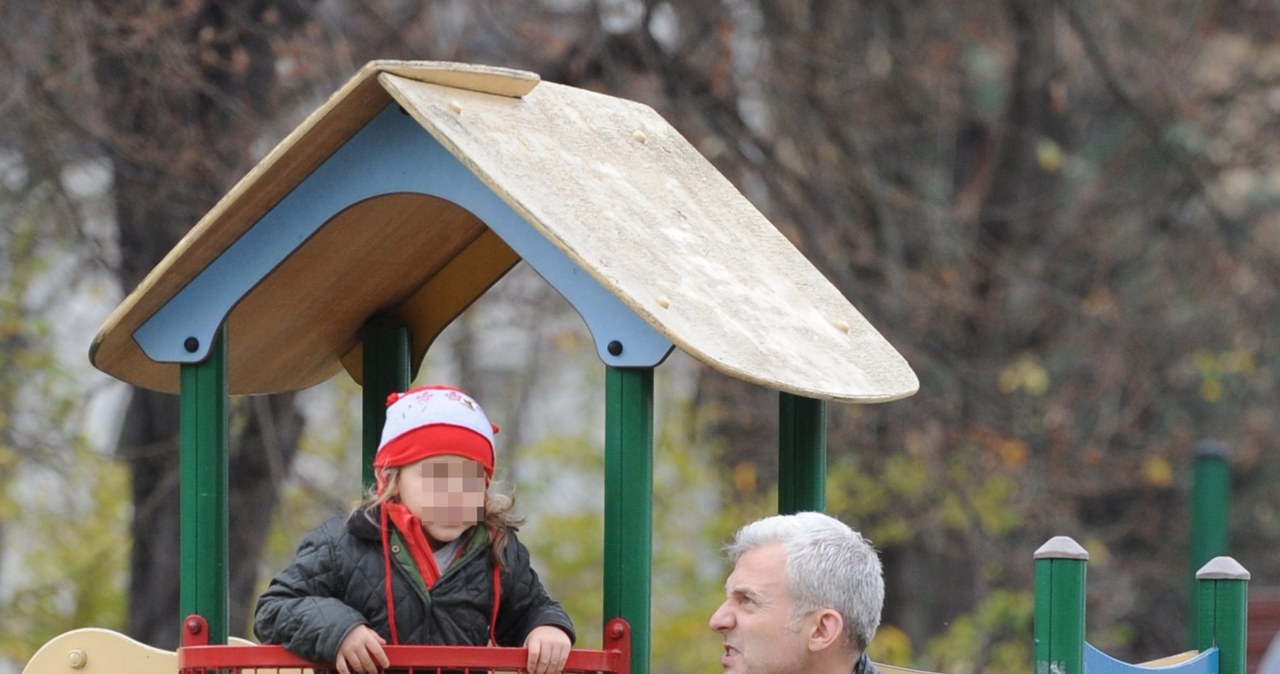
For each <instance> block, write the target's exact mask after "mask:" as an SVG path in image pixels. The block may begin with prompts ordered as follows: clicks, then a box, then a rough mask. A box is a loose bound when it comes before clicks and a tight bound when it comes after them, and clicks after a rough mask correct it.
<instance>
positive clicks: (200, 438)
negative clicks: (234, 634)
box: [178, 330, 228, 644]
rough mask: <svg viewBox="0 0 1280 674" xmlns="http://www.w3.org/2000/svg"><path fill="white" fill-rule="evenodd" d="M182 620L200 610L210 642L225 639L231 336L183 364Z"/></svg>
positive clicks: (180, 450)
mask: <svg viewBox="0 0 1280 674" xmlns="http://www.w3.org/2000/svg"><path fill="white" fill-rule="evenodd" d="M180 379H181V384H180V386H181V389H180V393H181V399H180V400H179V427H180V431H179V446H178V463H179V480H180V482H179V492H180V497H179V501H180V504H179V516H180V519H181V529H180V532H181V533H180V534H179V536H180V544H179V553H180V558H179V566H180V569H181V571H180V578H179V583H180V585H179V591H178V607H179V611H180V613H181V615H180V616H178V619H179V621H181V620H183V619H185V618H186V617H187V616H188V615H191V614H193V613H198V614H200V615H201V616H204V618H205V620H207V621H208V622H209V643H211V644H225V643H227V435H228V424H227V341H226V337H224V336H223V331H221V330H220V331H218V333H217V336H216V337H214V343H213V345H212V346H211V348H210V350H209V357H208V358H206V359H205V360H204V361H203V362H200V363H195V364H183V365H182V366H181V374H180Z"/></svg>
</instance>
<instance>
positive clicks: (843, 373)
mask: <svg viewBox="0 0 1280 674" xmlns="http://www.w3.org/2000/svg"><path fill="white" fill-rule="evenodd" d="M380 80H381V81H382V82H383V83H384V85H385V86H386V87H387V89H388V90H389V91H390V92H391V94H392V96H393V97H395V99H396V100H397V101H399V102H400V104H401V106H402V107H404V108H405V109H406V110H408V111H409V112H410V114H412V115H413V116H414V118H415V119H417V120H418V121H419V122H420V123H421V124H423V126H424V127H425V128H427V129H428V130H429V131H430V132H431V133H432V135H434V136H435V137H436V138H437V139H438V140H440V141H441V142H442V143H443V144H444V145H445V146H446V147H447V148H448V149H449V150H450V151H451V152H452V153H453V154H454V155H455V156H456V157H458V158H459V159H460V160H461V161H462V162H463V163H465V164H466V165H467V166H468V167H470V168H471V169H472V170H473V171H474V172H475V173H476V174H477V176H479V177H480V178H481V179H482V180H483V181H484V182H485V183H486V184H488V185H489V186H490V187H491V188H492V189H494V191H495V192H496V193H498V195H499V196H500V197H502V198H503V199H504V200H505V201H506V202H507V203H508V204H509V205H511V206H512V207H513V208H514V209H515V210H516V211H517V212H518V213H520V214H521V215H523V216H524V217H525V218H526V219H527V220H529V221H530V222H531V223H532V224H533V225H534V226H535V227H536V228H537V229H538V230H539V231H540V232H541V233H542V234H543V235H544V236H546V237H547V238H548V239H549V240H551V241H552V242H553V243H554V244H555V245H556V246H558V247H559V248H560V249H561V250H563V251H564V252H565V253H566V254H567V255H569V257H570V258H571V259H573V260H574V261H575V262H577V263H578V265H579V266H580V267H582V268H583V269H584V270H586V271H587V272H588V273H590V274H591V275H592V276H593V277H594V278H595V279H596V280H597V281H598V282H600V284H601V285H603V286H604V287H605V288H607V289H609V290H610V291H612V292H613V293H614V294H615V295H617V296H618V297H619V298H621V299H622V300H623V301H624V302H626V304H627V305H628V306H629V307H630V308H631V309H632V310H633V311H635V312H636V313H637V314H638V315H639V316H641V317H642V318H644V319H645V320H646V321H648V322H649V323H650V324H651V325H653V326H654V327H655V328H656V329H658V330H659V331H661V332H662V333H663V334H664V335H665V336H666V337H668V338H669V339H670V340H671V341H672V342H673V343H674V344H676V345H677V346H679V347H680V348H682V349H683V350H685V351H686V352H688V353H689V354H690V355H692V356H694V357H695V358H697V359H698V360H700V361H702V362H703V363H705V364H707V365H709V366H711V367H713V368H715V369H717V370H720V371H722V372H724V373H726V374H728V375H731V376H734V377H737V378H740V379H744V380H747V381H750V382H754V383H756V384H760V385H762V386H766V387H770V388H775V389H779V390H783V391H788V392H791V393H796V394H800V395H805V396H810V397H814V398H821V399H830V400H839V401H846V402H882V401H889V400H895V399H899V398H903V397H906V396H909V395H911V394H913V393H914V392H915V391H916V390H917V389H918V388H919V382H918V380H917V379H916V376H915V373H913V372H912V371H911V368H910V367H909V366H908V365H907V363H906V361H905V360H904V359H903V358H902V356H901V355H900V354H899V353H898V352H897V351H896V350H895V349H894V348H893V347H892V346H891V345H890V344H889V343H888V341H886V340H885V339H884V338H883V337H882V336H881V335H880V333H879V332H877V331H876V329H875V328H874V327H872V326H871V324H870V323H869V322H868V321H867V320H866V319H865V318H864V317H863V316H862V314H861V313H859V312H858V310H857V309H856V308H854V306H853V305H852V304H850V302H849V301H848V300H847V299H846V298H845V297H844V296H843V295H841V294H840V292H839V291H838V290H837V289H836V288H835V287H834V286H833V285H832V284H831V283H830V282H829V281H828V280H827V279H826V278H825V277H823V276H822V274H821V273H820V272H818V270H817V269H816V268H814V267H813V265H812V264H810V263H809V261H808V260H807V259H806V258H805V257H804V256H803V255H802V254H801V253H800V252H799V251H798V250H797V249H796V248H795V247H794V246H793V245H792V244H791V243H790V242H789V241H788V240H787V239H786V238H785V237H784V236H782V234H781V233H779V232H778V230H777V229H776V228H774V226H773V225H772V224H771V223H770V222H769V221H768V220H767V219H765V217H764V216H763V215H762V214H761V213H760V212H759V211H758V210H757V209H756V208H755V207H754V206H752V205H751V203H750V202H749V201H747V199H746V198H745V197H743V196H742V194H741V193H739V192H738V190H737V189H736V188H735V187H733V185H732V184H731V183H729V181H728V180H727V179H726V178H725V177H724V176H723V175H721V174H720V173H719V171H717V170H716V169H715V167H713V166H712V165H711V164H710V163H709V162H708V161H707V160H706V159H704V158H703V157H702V156H701V155H700V154H699V153H698V152H697V150H696V149H694V148H693V146H692V145H690V144H689V142H688V141H687V140H685V139H684V138H683V137H682V136H681V135H680V134H679V133H678V132H677V131H676V130H675V129H674V128H672V127H671V125H669V124H668V123H667V122H666V121H665V120H664V119H663V118H662V117H661V116H659V115H658V114H657V113H656V112H654V111H653V110H652V109H651V108H649V107H647V106H644V105H641V104H639V103H635V102H631V101H626V100H623V99H618V98H614V97H610V96H604V95H601V94H596V93H592V92H588V91H585V90H581V89H575V88H572V87H566V86H563V85H558V84H553V83H549V82H543V83H541V84H540V85H538V86H537V87H536V88H534V89H533V90H532V91H530V92H529V93H528V94H527V95H525V96H524V97H523V98H519V99H514V98H496V97H493V96H486V95H483V94H477V93H472V92H469V91H461V90H458V89H454V88H449V87H444V86H439V85H434V84H429V83H424V82H419V81H413V80H409V79H406V78H402V77H398V76H395V75H390V74H384V75H381V76H380Z"/></svg>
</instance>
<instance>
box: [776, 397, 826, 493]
mask: <svg viewBox="0 0 1280 674" xmlns="http://www.w3.org/2000/svg"><path fill="white" fill-rule="evenodd" d="M826 506H827V406H826V403H825V402H824V401H822V400H815V399H813V398H805V397H803V396H798V395H793V394H791V393H785V392H782V393H779V397H778V513H779V514H783V515H786V514H790V513H797V512H801V511H805V510H812V511H816V512H822V511H823V510H825V509H826Z"/></svg>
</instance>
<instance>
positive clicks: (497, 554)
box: [355, 466, 524, 568]
mask: <svg viewBox="0 0 1280 674" xmlns="http://www.w3.org/2000/svg"><path fill="white" fill-rule="evenodd" d="M403 468H405V466H393V467H389V468H377V469H375V473H376V478H377V479H376V480H375V481H374V486H371V487H370V488H369V493H368V494H367V495H366V496H365V499H364V500H363V501H361V502H360V505H358V506H356V509H355V510H356V512H358V513H361V514H363V516H364V518H365V519H367V520H369V522H371V523H373V524H374V525H375V526H381V525H380V524H379V523H378V522H377V520H375V519H374V515H373V509H374V507H375V506H378V507H381V506H382V504H384V503H388V502H391V503H399V502H400V472H401V470H402V469H403ZM379 484H382V485H386V487H385V488H383V489H381V490H379V489H378V487H377V485H379ZM500 485H501V483H499V482H496V481H495V482H493V483H491V484H487V485H485V489H484V517H483V518H482V519H481V521H480V524H483V525H484V528H485V529H486V530H487V531H488V532H489V559H490V560H492V561H493V564H494V566H496V567H498V568H503V567H504V566H505V565H504V564H503V555H502V553H503V551H504V550H505V549H506V547H507V538H508V536H509V535H510V532H511V530H512V529H515V528H516V527H518V526H520V525H521V524H524V518H523V517H520V516H519V515H517V514H516V512H515V506H516V498H515V495H514V494H508V493H505V492H503V491H501V490H499V489H497V488H495V486H500Z"/></svg>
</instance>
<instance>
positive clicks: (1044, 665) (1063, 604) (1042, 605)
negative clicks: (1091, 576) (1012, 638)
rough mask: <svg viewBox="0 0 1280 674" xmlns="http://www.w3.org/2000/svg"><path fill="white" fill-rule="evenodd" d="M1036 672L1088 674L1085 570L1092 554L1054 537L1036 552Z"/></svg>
mask: <svg viewBox="0 0 1280 674" xmlns="http://www.w3.org/2000/svg"><path fill="white" fill-rule="evenodd" d="M1035 560H1036V597H1035V627H1034V630H1033V631H1034V634H1035V654H1034V655H1035V672H1034V673H1033V674H1084V592H1085V570H1086V569H1085V567H1086V566H1087V564H1088V562H1089V553H1088V552H1086V551H1085V549H1084V548H1082V547H1080V544H1079V543H1076V542H1075V541H1074V540H1072V539H1070V538H1068V537H1066V536H1054V537H1053V538H1050V539H1049V540H1048V541H1047V542H1046V543H1045V544H1044V545H1042V546H1040V549H1039V550H1036V553H1035Z"/></svg>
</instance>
